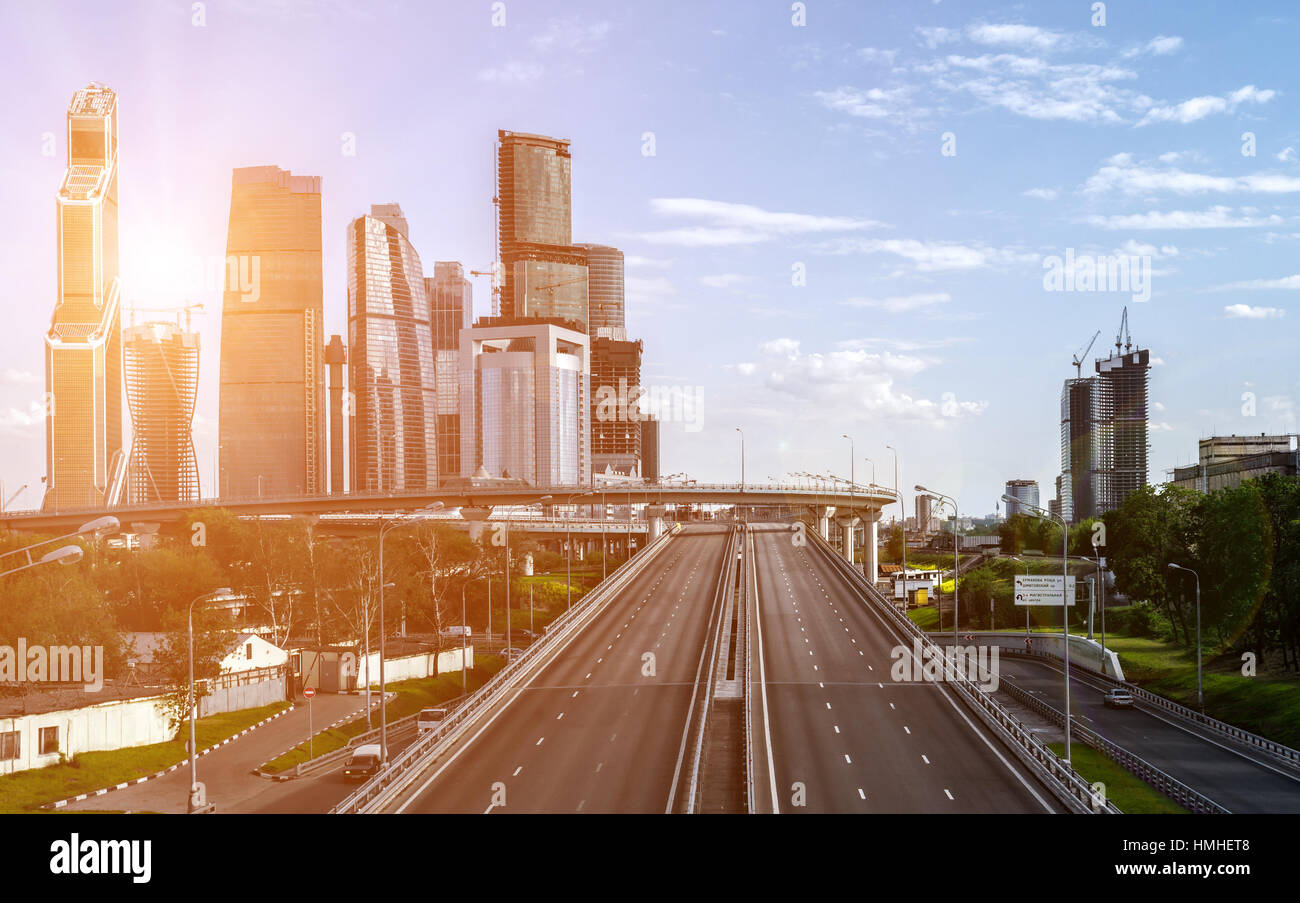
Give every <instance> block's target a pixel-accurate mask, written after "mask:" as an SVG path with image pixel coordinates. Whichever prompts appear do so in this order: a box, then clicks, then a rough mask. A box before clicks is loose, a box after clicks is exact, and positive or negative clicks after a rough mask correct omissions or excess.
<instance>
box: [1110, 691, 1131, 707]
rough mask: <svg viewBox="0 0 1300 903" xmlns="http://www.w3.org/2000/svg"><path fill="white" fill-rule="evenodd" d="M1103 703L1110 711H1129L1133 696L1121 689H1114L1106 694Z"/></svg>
mask: <svg viewBox="0 0 1300 903" xmlns="http://www.w3.org/2000/svg"><path fill="white" fill-rule="evenodd" d="M1105 703H1106V707H1107V708H1111V709H1131V708H1133V694H1132V693H1130V692H1129V691H1128V690H1125V689H1123V688H1121V687H1115V688H1114V689H1113V690H1111V691H1110V692H1108V693H1107V694H1106V697H1105Z"/></svg>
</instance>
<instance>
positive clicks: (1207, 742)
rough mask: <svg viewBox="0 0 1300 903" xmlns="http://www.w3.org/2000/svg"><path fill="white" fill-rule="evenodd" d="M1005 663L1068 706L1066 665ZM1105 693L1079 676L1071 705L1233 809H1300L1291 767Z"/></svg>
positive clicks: (1109, 735)
mask: <svg viewBox="0 0 1300 903" xmlns="http://www.w3.org/2000/svg"><path fill="white" fill-rule="evenodd" d="M999 665H1000V676H1001V679H1002V680H1007V681H1013V682H1014V683H1015V684H1016V685H1017V686H1019V687H1020V688H1021V689H1023V690H1027V691H1028V692H1030V693H1033V694H1034V695H1036V696H1039V697H1041V698H1042V699H1043V700H1044V701H1045V702H1047V703H1048V704H1049V705H1051V706H1054V707H1055V708H1056V709H1057V710H1058V711H1059V710H1063V709H1064V708H1065V683H1064V680H1063V679H1062V674H1061V671H1060V669H1058V668H1054V667H1052V666H1050V665H1048V664H1047V663H1045V662H1038V661H1035V660H1032V659H1021V658H1014V657H1011V656H1007V657H1005V658H1002V659H1001V661H1000V662H999ZM1103 696H1104V691H1103V690H1101V689H1099V688H1097V687H1092V686H1089V685H1088V684H1086V683H1084V682H1083V681H1082V680H1079V679H1077V678H1076V679H1074V680H1072V681H1071V682H1070V711H1071V712H1072V713H1073V714H1074V716H1075V717H1076V718H1078V719H1079V720H1081V721H1082V722H1083V723H1084V724H1085V725H1086V726H1087V727H1088V728H1089V729H1091V730H1094V731H1096V732H1097V733H1099V734H1101V735H1102V736H1103V737H1105V738H1106V739H1107V740H1110V741H1111V742H1112V743H1115V744H1117V745H1119V746H1122V747H1124V749H1127V750H1128V751H1129V752H1131V753H1133V754H1135V755H1137V756H1140V757H1141V758H1143V759H1145V760H1146V761H1147V762H1149V763H1151V764H1152V765H1154V766H1155V767H1156V768H1159V769H1160V770H1161V771H1163V772H1165V773H1166V774H1168V775H1170V776H1171V777H1174V778H1176V779H1178V780H1179V781H1182V782H1183V783H1184V784H1186V785H1187V786H1188V787H1191V788H1192V789H1193V790H1196V791H1198V792H1200V793H1202V794H1204V795H1205V796H1207V797H1209V798H1210V799H1212V800H1214V801H1215V802H1216V803H1218V804H1219V805H1220V806H1223V807H1224V808H1225V809H1227V810H1228V811H1230V812H1234V813H1250V812H1300V778H1297V777H1295V776H1294V775H1292V774H1291V773H1290V772H1288V771H1286V770H1285V769H1283V768H1280V767H1278V766H1273V765H1269V764H1266V763H1267V760H1266V759H1264V758H1263V757H1254V756H1252V757H1251V758H1247V757H1246V756H1243V755H1242V754H1240V753H1238V752H1236V751H1235V748H1234V747H1233V746H1232V745H1231V744H1229V743H1227V742H1226V741H1222V740H1216V739H1213V738H1209V737H1205V736H1203V735H1202V734H1200V733H1199V732H1197V731H1194V730H1189V729H1187V728H1184V727H1182V726H1180V725H1179V724H1178V723H1177V720H1176V719H1175V718H1173V717H1172V716H1169V715H1163V714H1162V715H1155V714H1152V713H1149V712H1145V711H1143V710H1141V709H1138V708H1132V709H1108V708H1106V706H1105V705H1104V703H1103V702H1102V697H1103ZM1075 742H1078V741H1077V740H1076V741H1075ZM1257 759H1258V760H1262V761H1257Z"/></svg>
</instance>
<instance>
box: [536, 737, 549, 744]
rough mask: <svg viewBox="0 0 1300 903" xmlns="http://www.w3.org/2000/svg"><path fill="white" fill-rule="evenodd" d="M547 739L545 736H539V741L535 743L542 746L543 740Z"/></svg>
mask: <svg viewBox="0 0 1300 903" xmlns="http://www.w3.org/2000/svg"><path fill="white" fill-rule="evenodd" d="M545 739H546V738H545V737H538V738H537V742H536V743H534V744H533V745H534V746H541V745H542V741H543V740H545Z"/></svg>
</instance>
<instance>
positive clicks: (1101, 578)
mask: <svg viewBox="0 0 1300 903" xmlns="http://www.w3.org/2000/svg"><path fill="white" fill-rule="evenodd" d="M1092 554H1093V555H1095V556H1096V558H1097V597H1098V599H1100V601H1101V670H1102V673H1103V674H1104V673H1106V574H1105V572H1104V571H1103V570H1102V567H1101V548H1100V546H1099V545H1098V543H1097V534H1095V533H1094V534H1093V535H1092Z"/></svg>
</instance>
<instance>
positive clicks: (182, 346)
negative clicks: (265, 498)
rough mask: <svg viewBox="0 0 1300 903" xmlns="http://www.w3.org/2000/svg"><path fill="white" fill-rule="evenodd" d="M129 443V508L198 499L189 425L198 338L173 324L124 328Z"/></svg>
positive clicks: (196, 374)
mask: <svg viewBox="0 0 1300 903" xmlns="http://www.w3.org/2000/svg"><path fill="white" fill-rule="evenodd" d="M123 339H124V341H123V349H124V357H125V365H126V398H127V407H128V409H129V410H130V412H131V425H132V435H133V438H132V445H131V456H130V459H129V461H128V465H127V493H128V498H129V501H130V502H131V503H132V504H142V503H146V502H189V501H196V500H197V499H198V498H199V466H198V460H197V459H196V458H195V455H194V442H193V438H192V434H191V426H192V424H193V422H194V403H195V400H196V398H197V394H198V385H199V336H198V333H195V332H191V331H190V330H189V329H188V328H185V329H182V328H181V327H180V326H178V325H177V324H175V323H167V322H151V323H144V324H142V325H139V326H131V327H129V328H128V329H126V330H123Z"/></svg>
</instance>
